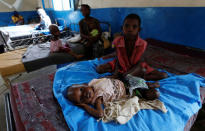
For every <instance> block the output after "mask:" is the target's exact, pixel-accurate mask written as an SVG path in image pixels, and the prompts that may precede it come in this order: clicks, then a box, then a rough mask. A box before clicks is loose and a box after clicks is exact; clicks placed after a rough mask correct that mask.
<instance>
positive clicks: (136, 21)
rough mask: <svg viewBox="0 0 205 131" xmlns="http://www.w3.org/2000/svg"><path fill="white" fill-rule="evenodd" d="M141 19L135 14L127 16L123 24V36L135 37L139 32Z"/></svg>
mask: <svg viewBox="0 0 205 131" xmlns="http://www.w3.org/2000/svg"><path fill="white" fill-rule="evenodd" d="M140 24H141V19H140V17H139V16H138V15H137V14H129V15H128V16H126V17H125V19H124V22H123V33H124V35H125V36H133V37H136V36H137V35H138V33H139V31H140Z"/></svg>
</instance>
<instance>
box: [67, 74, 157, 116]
mask: <svg viewBox="0 0 205 131" xmlns="http://www.w3.org/2000/svg"><path fill="white" fill-rule="evenodd" d="M133 79H134V81H135V82H133ZM125 80H127V83H126V84H124V83H123V82H122V81H120V80H117V79H111V78H101V79H93V80H92V81H90V82H89V83H88V84H76V85H72V86H71V87H69V88H68V90H67V98H68V99H69V100H70V101H72V102H73V103H74V104H76V105H77V106H80V107H82V108H83V109H84V110H86V111H87V112H88V113H89V114H90V115H92V116H94V117H97V118H102V117H103V116H104V112H103V108H102V106H101V104H105V103H107V102H112V101H115V100H120V99H122V98H126V97H127V95H126V88H127V89H128V88H129V89H128V90H129V92H130V94H132V95H137V96H139V97H142V98H144V99H146V100H155V99H157V98H159V92H158V91H157V90H155V88H157V87H159V84H158V83H146V82H145V81H144V80H143V79H141V78H137V77H133V76H131V75H127V76H126V77H125ZM90 105H93V106H94V108H93V107H91V106H90Z"/></svg>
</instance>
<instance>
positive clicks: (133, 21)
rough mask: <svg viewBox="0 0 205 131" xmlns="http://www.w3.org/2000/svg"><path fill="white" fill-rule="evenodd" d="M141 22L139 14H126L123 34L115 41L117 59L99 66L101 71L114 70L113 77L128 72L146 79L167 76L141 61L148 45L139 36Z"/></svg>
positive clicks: (157, 78)
mask: <svg viewBox="0 0 205 131" xmlns="http://www.w3.org/2000/svg"><path fill="white" fill-rule="evenodd" d="M140 24H141V20H140V17H139V16H138V15H136V14H129V15H128V16H126V18H125V19H124V22H123V36H120V37H117V38H116V39H115V40H114V41H113V44H114V45H115V50H116V54H114V55H116V59H115V60H113V61H111V62H109V63H108V64H105V65H103V66H100V67H98V71H99V73H104V71H103V70H104V69H106V70H105V71H107V70H109V71H112V72H114V73H113V77H117V76H118V75H126V74H132V75H134V76H138V77H142V78H144V79H145V80H159V79H163V78H166V77H167V75H166V73H163V72H159V71H157V70H154V69H153V68H152V67H150V66H149V65H148V64H147V63H146V62H140V58H141V56H142V54H143V53H144V51H145V49H146V47H147V42H146V41H144V40H143V39H141V38H140V37H139V31H140ZM114 55H110V56H111V57H113V56H114ZM107 58H109V57H107Z"/></svg>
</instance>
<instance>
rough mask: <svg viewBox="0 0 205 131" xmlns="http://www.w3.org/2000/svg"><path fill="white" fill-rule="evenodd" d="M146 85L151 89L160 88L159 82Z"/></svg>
mask: <svg viewBox="0 0 205 131" xmlns="http://www.w3.org/2000/svg"><path fill="white" fill-rule="evenodd" d="M146 84H147V86H148V87H149V88H150V89H154V88H158V87H160V85H159V82H154V83H151V82H146Z"/></svg>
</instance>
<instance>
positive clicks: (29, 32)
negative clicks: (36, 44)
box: [0, 18, 67, 50]
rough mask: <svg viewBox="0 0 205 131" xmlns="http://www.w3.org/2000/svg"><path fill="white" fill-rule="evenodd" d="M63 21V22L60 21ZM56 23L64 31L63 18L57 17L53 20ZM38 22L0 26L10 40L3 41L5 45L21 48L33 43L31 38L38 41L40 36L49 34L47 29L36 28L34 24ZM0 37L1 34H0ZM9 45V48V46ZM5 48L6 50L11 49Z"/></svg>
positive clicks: (0, 29)
mask: <svg viewBox="0 0 205 131" xmlns="http://www.w3.org/2000/svg"><path fill="white" fill-rule="evenodd" d="M61 21H63V22H61ZM55 22H56V24H57V25H58V27H59V30H60V31H61V33H62V34H63V33H65V32H66V31H64V30H66V29H67V28H66V23H65V20H64V19H63V18H57V19H56V20H55ZM37 25H38V24H28V25H18V26H7V27H0V31H1V32H3V33H5V34H7V35H8V36H9V39H10V41H11V42H9V43H8V42H5V43H4V44H5V47H6V48H7V47H8V46H11V47H12V49H16V48H22V46H23V47H25V45H30V44H32V43H33V40H36V41H38V39H39V38H41V37H43V36H44V37H47V36H49V34H50V32H49V30H48V29H46V30H36V26H37ZM0 37H1V36H0ZM8 44H10V45H8ZM11 47H10V48H11ZM10 48H7V50H11V49H10Z"/></svg>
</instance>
